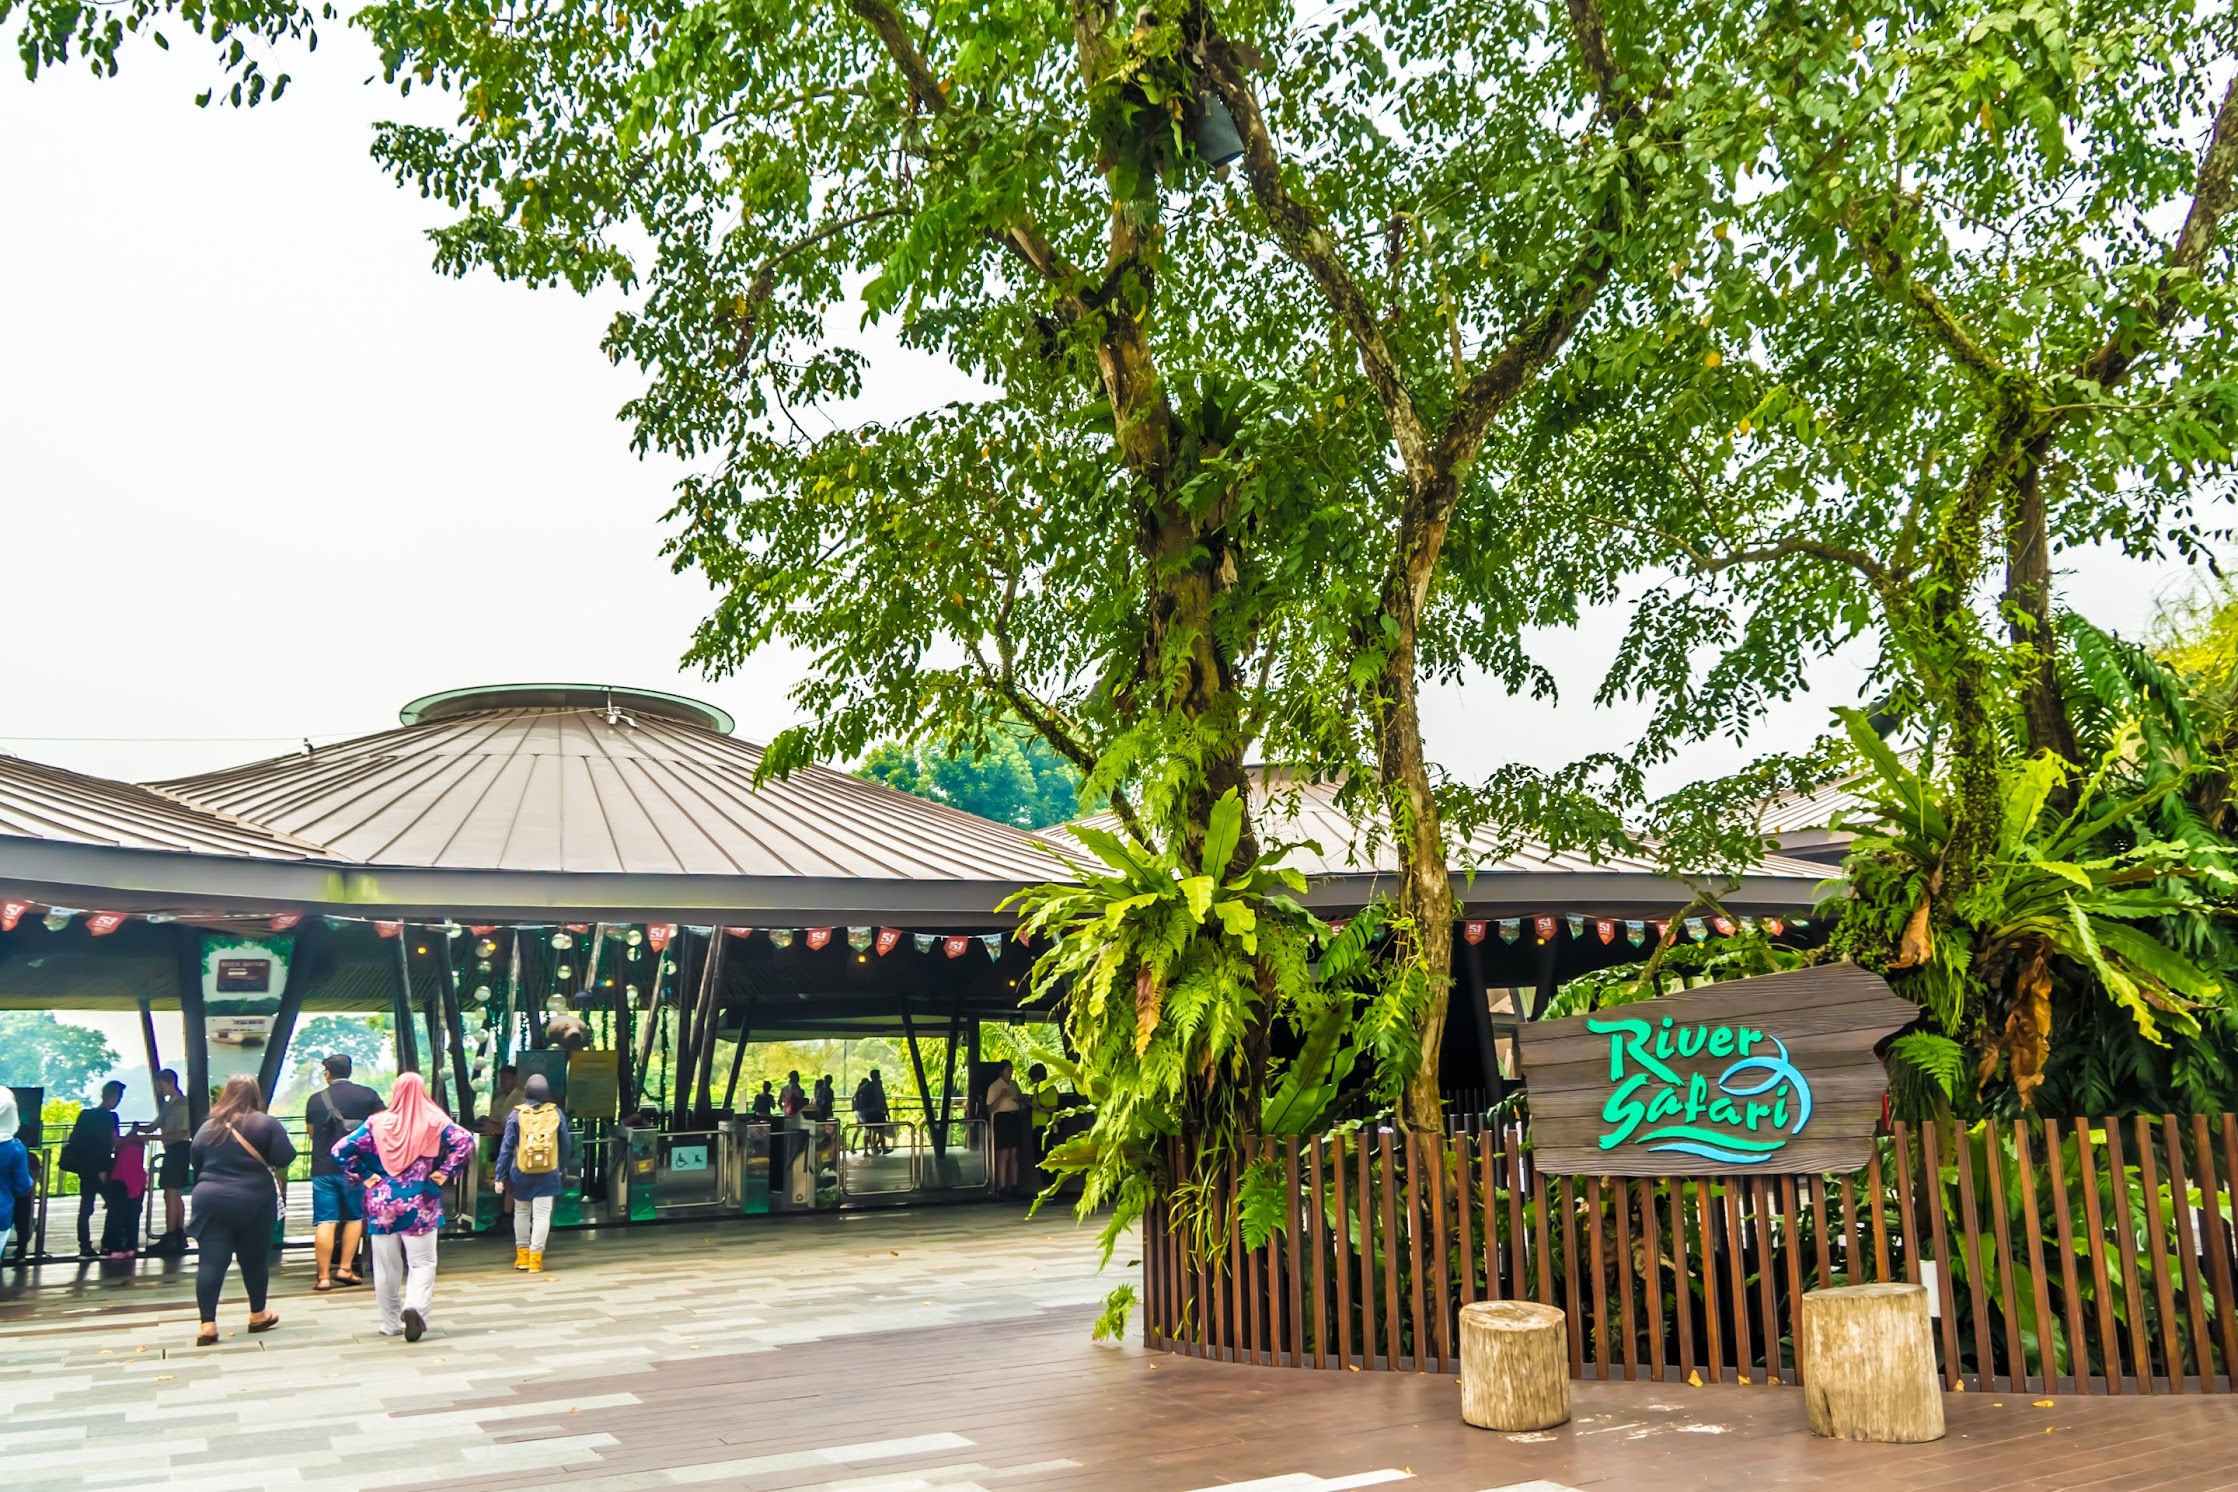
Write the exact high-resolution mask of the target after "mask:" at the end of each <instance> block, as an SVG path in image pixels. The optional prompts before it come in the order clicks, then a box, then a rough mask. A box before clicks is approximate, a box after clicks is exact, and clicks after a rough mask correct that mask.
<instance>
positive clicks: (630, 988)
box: [622, 984, 637, 1000]
mask: <svg viewBox="0 0 2238 1492" xmlns="http://www.w3.org/2000/svg"><path fill="white" fill-rule="evenodd" d="M622 993H623V994H624V995H626V996H628V997H629V998H630V999H632V1000H634V999H636V998H637V986H636V985H634V984H626V985H623V986H622Z"/></svg>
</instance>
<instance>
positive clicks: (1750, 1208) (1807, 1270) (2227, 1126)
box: [1143, 1114, 2238, 1394]
mask: <svg viewBox="0 0 2238 1492" xmlns="http://www.w3.org/2000/svg"><path fill="white" fill-rule="evenodd" d="M1180 1158H1181V1157H1180V1156H1179V1154H1178V1153H1177V1154H1176V1156H1175V1159H1176V1161H1177V1162H1178V1161H1179V1160H1180ZM1177 1174H1178V1171H1177ZM2234 1175H2238V1121H2234V1120H2233V1117H2232V1116H2230V1115H2227V1114H2225V1115H2215V1116H2207V1115H2190V1116H2185V1117H2161V1118H2143V1117H2139V1118H2127V1119H2119V1120H2097V1119H2086V1120H2054V1119H2041V1120H2039V1119H2029V1120H2021V1121H2017V1122H2009V1121H2001V1122H1998V1123H1995V1124H1981V1125H1976V1126H1974V1127H1972V1128H1971V1129H1959V1128H1957V1127H1955V1126H1952V1125H1948V1124H1944V1125H1929V1126H1920V1127H1914V1126H1907V1125H1903V1124H1897V1125H1895V1126H1893V1133H1892V1134H1890V1135H1889V1136H1887V1137H1884V1138H1883V1139H1882V1140H1881V1141H1880V1142H1879V1146H1878V1153H1877V1154H1876V1155H1875V1156H1874V1158H1873V1160H1872V1162H1871V1163H1870V1164H1869V1165H1868V1166H1867V1167H1866V1168H1865V1169H1864V1170H1862V1171H1860V1172H1857V1173H1855V1174H1852V1175H1848V1176H1761V1177H1748V1178H1741V1179H1734V1178H1715V1179H1704V1178H1698V1177H1682V1176H1672V1177H1655V1178H1641V1179H1628V1178H1620V1179H1601V1178H1571V1177H1559V1178H1555V1177H1547V1176H1543V1175H1540V1174H1537V1173H1536V1171H1535V1170H1534V1168H1533V1166H1532V1164H1531V1152H1530V1148H1529V1140H1528V1135H1527V1134H1526V1132H1525V1131H1524V1130H1523V1129H1522V1127H1520V1126H1515V1127H1510V1128H1506V1129H1497V1128H1495V1129H1488V1130H1487V1131H1485V1132H1484V1133H1483V1134H1481V1135H1468V1134H1461V1135H1452V1136H1447V1137H1444V1138H1442V1139H1418V1138H1416V1137H1414V1136H1409V1135H1405V1134H1399V1133H1393V1132H1391V1131H1380V1132H1366V1133H1360V1134H1351V1135H1334V1136H1328V1137H1323V1138H1319V1139H1313V1140H1302V1141H1301V1140H1286V1141H1281V1142H1273V1141H1268V1142H1263V1143H1262V1144H1261V1146H1260V1147H1259V1150H1258V1153H1257V1155H1256V1157H1255V1158H1254V1159H1253V1160H1252V1162H1251V1163H1250V1164H1248V1165H1241V1164H1231V1165H1230V1167H1229V1169H1228V1173H1227V1175H1226V1176H1225V1177H1223V1178H1216V1179H1215V1181H1214V1183H1213V1184H1211V1185H1209V1186H1208V1187H1207V1188H1206V1189H1205V1191H1204V1193H1203V1196H1202V1198H1201V1201H1200V1202H1199V1203H1198V1204H1197V1205H1196V1206H1194V1207H1186V1206H1185V1204H1184V1203H1182V1202H1177V1201H1176V1200H1172V1199H1169V1200H1167V1201H1164V1202H1161V1203H1159V1204H1158V1205H1157V1206H1156V1207H1155V1208H1153V1210H1152V1211H1151V1213H1150V1215H1149V1217H1148V1218H1147V1219H1146V1221H1145V1226H1144V1230H1143V1250H1144V1258H1143V1279H1144V1290H1143V1304H1144V1312H1145V1316H1144V1330H1145V1334H1146V1340H1147V1342H1148V1343H1149V1345H1151V1346H1153V1347H1160V1348H1164V1349H1166V1350H1169V1351H1174V1352H1183V1353H1189V1354H1192V1355H1197V1356H1206V1357H1213V1358H1218V1359H1221V1360H1224V1361H1232V1362H1246V1363H1261V1364H1269V1365H1283V1366H1291V1367H1313V1368H1323V1369H1337V1370H1342V1369H1344V1368H1347V1367H1351V1368H1365V1369H1398V1370H1411V1371H1416V1372H1430V1371H1433V1370H1434V1371H1437V1372H1451V1371H1452V1370H1453V1368H1454V1366H1455V1363H1456V1360H1457V1357H1458V1350H1459V1349H1458V1341H1457V1338H1456V1328H1457V1323H1458V1313H1459V1310H1460V1307H1461V1306H1462V1305H1463V1304H1465V1303H1467V1302H1469V1301H1474V1300H1484V1299H1501V1298H1515V1299H1524V1300H1536V1301H1543V1302H1546V1303H1548V1304H1551V1305H1555V1306H1559V1307H1561V1308H1562V1309H1563V1310H1564V1311H1565V1312H1566V1313H1567V1316H1568V1320H1569V1333H1570V1368H1571V1373H1572V1375H1573V1376H1575V1377H1578V1378H1632V1379H1637V1378H1646V1379H1651V1380H1654V1381H1658V1382H1661V1381H1668V1380H1684V1381H1689V1382H1704V1383H1717V1382H1739V1383H1758V1384H1762V1383H1783V1382H1784V1383H1793V1382H1796V1381H1798V1379H1799V1376H1800V1375H1799V1371H1798V1365H1797V1363H1796V1360H1795V1348H1794V1331H1793V1322H1794V1316H1795V1308H1796V1304H1797V1302H1798V1300H1799V1299H1800V1297H1801V1296H1802V1294H1803V1292H1804V1291H1805V1290H1808V1289H1817V1288H1822V1287H1825V1286H1829V1285H1843V1284H1861V1283H1866V1282H1869V1281H1882V1280H1908V1281H1911V1282H1914V1283H1925V1284H1927V1285H1929V1287H1930V1299H1931V1300H1932V1301H1934V1302H1935V1306H1936V1310H1937V1316H1936V1320H1935V1323H1934V1330H1935V1340H1936V1353H1937V1358H1938V1361H1939V1364H1940V1367H1941V1371H1942V1373H1943V1375H1944V1381H1945V1383H1946V1384H1947V1386H1948V1387H1949V1388H1951V1389H1954V1390H1973V1391H1988V1390H1998V1391H2006V1392H2012V1393H2109V1394H2119V1393H2179V1394H2180V1393H2193V1392H2206V1393H2223V1392H2228V1391H2230V1388H2231V1384H2232V1381H2233V1366H2234V1364H2238V1315H2234V1306H2238V1298H2234V1294H2233V1285H2232V1280H2233V1276H2234V1274H2238V1254H2234V1252H2233V1250H2234V1242H2233V1238H2234V1235H2233V1228H2232V1217H2233V1213H2232V1195H2231V1185H2232V1178H2233V1176H2234ZM1239 1197H1240V1199H1241V1203H1242V1205H1241V1206H1240V1207H1239V1206H1235V1205H1231V1203H1232V1202H1234V1201H1235V1200H1236V1199H1238V1198H1239ZM1247 1218H1248V1219H1250V1220H1251V1221H1252V1223H1253V1226H1252V1227H1251V1229H1250V1230H1249V1231H1250V1232H1251V1233H1252V1234H1257V1233H1258V1232H1259V1231H1260V1229H1261V1228H1266V1229H1267V1230H1268V1231H1266V1232H1265V1235H1264V1241H1263V1242H1262V1243H1260V1244H1259V1245H1258V1246H1257V1247H1251V1246H1249V1244H1248V1242H1247V1230H1246V1219H1247ZM1201 1220H1216V1221H1208V1222H1207V1223H1206V1226H1207V1227H1208V1228H1209V1230H1210V1231H1211V1233H1212V1235H1213V1236H1212V1237H1211V1239H1210V1240H1209V1241H1208V1243H1207V1245H1206V1246H1203V1247H1193V1246H1191V1244H1190V1242H1188V1241H1186V1240H1185V1238H1184V1236H1183V1235H1184V1232H1187V1233H1188V1234H1189V1235H1190V1237H1191V1238H1195V1237H1196V1236H1197V1234H1198V1231H1199V1230H1198V1226H1197V1225H1198V1223H1199V1222H1200V1221H1201Z"/></svg>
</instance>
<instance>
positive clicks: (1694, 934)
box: [1686, 917, 1709, 943]
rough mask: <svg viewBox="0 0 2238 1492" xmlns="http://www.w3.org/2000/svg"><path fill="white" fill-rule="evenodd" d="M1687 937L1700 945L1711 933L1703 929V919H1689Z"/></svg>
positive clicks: (1687, 920)
mask: <svg viewBox="0 0 2238 1492" xmlns="http://www.w3.org/2000/svg"><path fill="white" fill-rule="evenodd" d="M1686 935H1687V936H1688V937H1690V938H1692V939H1693V940H1694V941H1695V942H1697V943H1699V942H1701V941H1702V940H1703V939H1704V938H1706V937H1708V936H1709V933H1708V932H1707V931H1706V930H1705V929H1704V928H1703V926H1702V919H1701V918H1699V917H1689V918H1687V919H1686Z"/></svg>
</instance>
